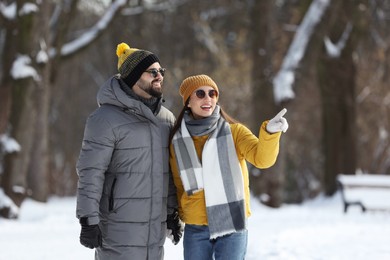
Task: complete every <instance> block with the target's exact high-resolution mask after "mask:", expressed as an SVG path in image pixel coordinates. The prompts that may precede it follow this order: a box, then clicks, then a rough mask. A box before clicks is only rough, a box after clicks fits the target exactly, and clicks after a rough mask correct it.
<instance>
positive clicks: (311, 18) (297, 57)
mask: <svg viewBox="0 0 390 260" xmlns="http://www.w3.org/2000/svg"><path fill="white" fill-rule="evenodd" d="M329 3H330V0H313V2H312V3H311V5H310V7H309V10H308V11H307V13H306V14H305V17H304V18H303V21H302V23H301V24H300V25H299V27H298V30H297V32H296V34H295V36H294V39H293V41H292V43H291V45H290V47H289V49H288V52H287V55H286V56H285V58H284V60H283V63H282V66H281V68H280V70H279V72H278V73H277V74H276V76H275V78H274V80H273V85H274V98H275V102H276V103H280V102H281V101H283V100H287V99H292V98H294V97H295V93H294V91H293V89H292V85H293V84H294V81H295V69H296V68H297V67H298V65H299V62H300V61H301V59H302V57H303V55H304V53H305V51H306V47H307V44H308V42H309V40H310V37H311V35H312V34H313V31H314V29H315V27H316V25H317V24H318V23H319V22H320V21H321V18H322V15H323V14H324V12H325V10H326V9H327V7H328V6H329Z"/></svg>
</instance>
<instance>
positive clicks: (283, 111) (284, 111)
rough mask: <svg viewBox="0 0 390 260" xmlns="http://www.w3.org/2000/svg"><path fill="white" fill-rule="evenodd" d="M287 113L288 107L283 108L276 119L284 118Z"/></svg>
mask: <svg viewBox="0 0 390 260" xmlns="http://www.w3.org/2000/svg"><path fill="white" fill-rule="evenodd" d="M286 113H287V109H286V108H283V109H282V110H281V111H280V112H279V113H278V114H277V115H276V116H275V117H274V118H275V119H280V118H282V116H284V114H286Z"/></svg>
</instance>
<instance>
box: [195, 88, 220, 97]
mask: <svg viewBox="0 0 390 260" xmlns="http://www.w3.org/2000/svg"><path fill="white" fill-rule="evenodd" d="M195 95H196V96H197V98H199V99H203V98H205V96H206V92H205V91H204V90H203V89H198V90H197V91H195ZM208 95H209V97H210V98H217V97H218V92H217V91H216V90H215V89H210V90H209V92H208Z"/></svg>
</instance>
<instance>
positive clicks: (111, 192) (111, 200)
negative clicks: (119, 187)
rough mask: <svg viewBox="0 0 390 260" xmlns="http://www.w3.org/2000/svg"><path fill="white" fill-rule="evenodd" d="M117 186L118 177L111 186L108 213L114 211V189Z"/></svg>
mask: <svg viewBox="0 0 390 260" xmlns="http://www.w3.org/2000/svg"><path fill="white" fill-rule="evenodd" d="M115 184H116V177H115V179H114V181H113V182H112V185H111V191H110V197H109V199H108V211H112V210H113V209H114V189H115Z"/></svg>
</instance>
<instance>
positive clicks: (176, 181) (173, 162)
mask: <svg viewBox="0 0 390 260" xmlns="http://www.w3.org/2000/svg"><path fill="white" fill-rule="evenodd" d="M169 152H170V153H169V154H170V156H169V164H170V167H171V171H172V177H173V182H174V184H175V187H176V198H177V201H178V210H179V216H180V218H181V219H183V210H182V208H181V203H180V202H181V201H180V199H181V197H182V196H183V193H184V187H183V184H182V182H181V179H180V175H179V170H178V167H177V162H176V156H175V150H174V149H173V145H172V144H171V145H170V146H169Z"/></svg>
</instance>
